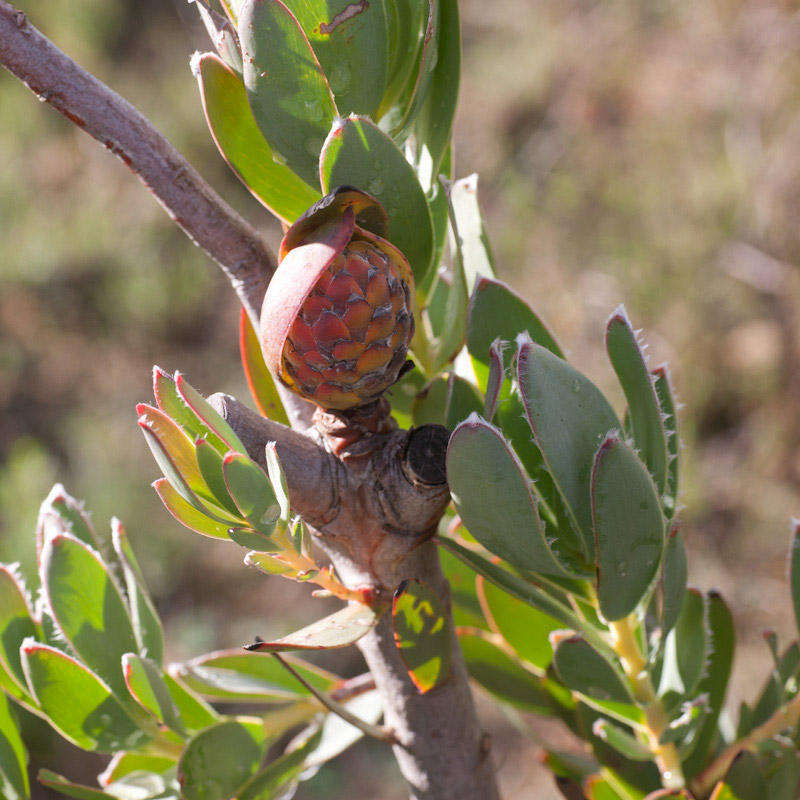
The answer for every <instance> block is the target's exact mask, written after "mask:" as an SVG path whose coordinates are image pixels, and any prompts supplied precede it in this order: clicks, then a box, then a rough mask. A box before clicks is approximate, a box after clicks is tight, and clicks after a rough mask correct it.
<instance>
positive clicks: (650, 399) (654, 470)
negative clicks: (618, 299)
mask: <svg viewBox="0 0 800 800" xmlns="http://www.w3.org/2000/svg"><path fill="white" fill-rule="evenodd" d="M606 349H607V350H608V357H609V359H610V361H611V366H613V367H614V372H616V373H617V377H618V378H619V382H620V384H622V389H623V391H624V392H625V397H626V399H627V401H628V413H629V415H630V424H631V428H632V431H633V439H634V441H635V442H636V448H637V450H638V451H639V455H640V457H641V459H642V461H644V463H645V465H646V466H647V469H648V470H649V471H650V474H651V475H652V477H653V480H654V481H655V484H656V488H657V489H658V493H659V496H660V495H662V494H663V493H664V492H665V491H666V488H667V432H666V429H665V427H664V421H663V420H662V418H661V407H660V406H659V403H658V396H657V394H656V388H655V381H654V378H653V377H652V376H651V375H650V372H649V371H648V369H647V364H646V363H645V360H644V355H643V353H642V350H641V348H640V346H639V342H638V341H637V339H636V334H635V333H634V331H633V327H632V326H631V323H630V320H629V319H628V315H627V314H626V313H625V309H624V308H623V307H622V306H620V307H619V308H618V309H617V310H616V311H615V312H614V314H613V315H612V316H611V319H610V320H609V321H608V324H607V326H606Z"/></svg>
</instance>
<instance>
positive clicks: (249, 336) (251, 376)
mask: <svg viewBox="0 0 800 800" xmlns="http://www.w3.org/2000/svg"><path fill="white" fill-rule="evenodd" d="M239 354H240V355H241V357H242V367H243V369H244V376H245V378H246V379H247V385H248V386H249V387H250V394H251V395H252V396H253V400H254V401H255V404H256V408H258V410H259V411H260V412H261V414H262V415H263V416H265V417H267V418H268V419H271V420H274V421H275V422H280V423H282V424H283V425H288V424H289V418H288V417H287V416H286V409H284V407H283V403H282V402H281V398H280V395H279V394H278V388H277V386H276V385H275V381H274V380H273V378H272V375H271V374H270V372H269V370H268V369H267V365H266V364H265V363H264V355H263V354H262V352H261V345H260V344H259V342H258V336H257V335H256V332H255V330H254V329H253V323H252V322H250V317H248V316H247V312H246V311H245V310H244V309H242V310H241V313H240V314H239Z"/></svg>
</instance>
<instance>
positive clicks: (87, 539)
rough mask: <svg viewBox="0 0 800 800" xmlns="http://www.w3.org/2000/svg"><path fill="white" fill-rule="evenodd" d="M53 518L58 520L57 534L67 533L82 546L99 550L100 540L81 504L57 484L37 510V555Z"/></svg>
mask: <svg viewBox="0 0 800 800" xmlns="http://www.w3.org/2000/svg"><path fill="white" fill-rule="evenodd" d="M53 518H55V519H56V520H58V524H57V525H56V526H55V529H57V530H58V531H59V532H62V533H69V534H71V535H72V536H74V537H75V538H76V539H80V540H81V541H82V542H83V543H84V544H88V545H89V547H94V548H95V549H99V548H100V540H99V539H98V537H97V534H96V533H95V531H94V528H93V527H92V524H91V522H90V521H89V516H88V515H87V513H86V511H85V510H84V508H83V503H79V502H78V501H77V500H75V498H74V497H72V496H70V495H69V494H68V493H67V491H66V489H64V486H63V485H62V484H60V483H57V484H55V485H54V486H53V488H52V489H51V490H50V494H48V495H47V497H46V498H45V500H44V502H43V503H42V505H41V508H40V510H39V521H38V524H37V526H36V553H37V555H41V552H42V549H43V548H44V544H45V541H46V539H47V538H48V536H47V535H46V534H47V530H48V529H49V528H50V524H49V523H50V522H51V521H52V520H53Z"/></svg>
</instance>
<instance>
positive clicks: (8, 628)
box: [0, 564, 37, 691]
mask: <svg viewBox="0 0 800 800" xmlns="http://www.w3.org/2000/svg"><path fill="white" fill-rule="evenodd" d="M36 635H37V628H36V624H35V623H34V621H33V619H32V613H31V608H30V606H29V605H28V596H27V593H26V590H25V587H24V585H23V584H22V583H21V580H20V577H19V574H18V572H17V570H16V568H15V567H14V566H13V565H11V566H9V565H6V564H0V667H2V668H3V670H5V672H7V673H8V674H9V676H10V677H11V679H12V680H13V681H14V683H15V684H16V686H17V688H18V689H20V690H22V691H24V690H25V686H26V683H25V675H24V673H23V671H22V662H21V661H20V655H19V648H20V645H21V644H22V642H23V641H24V640H25V639H27V638H28V637H34V638H36Z"/></svg>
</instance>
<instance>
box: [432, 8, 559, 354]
mask: <svg viewBox="0 0 800 800" xmlns="http://www.w3.org/2000/svg"><path fill="white" fill-rule="evenodd" d="M452 2H453V0H446V2H445V3H444V5H443V6H442V10H444V8H445V6H447V5H449V4H450V3H452ZM450 203H451V204H452V206H453V213H454V214H455V217H456V224H457V225H458V233H459V236H460V237H461V257H462V259H463V262H464V274H465V275H466V278H467V288H468V289H469V291H470V292H471V293H472V292H474V291H475V285H476V284H477V283H478V281H479V279H480V278H481V277H483V278H489V279H491V278H494V277H495V271H494V259H493V257H492V250H491V246H490V245H489V237H488V236H487V234H486V230H485V229H484V227H483V218H482V217H481V211H480V206H479V205H478V175H477V173H473V174H472V175H468V176H467V177H466V178H461V179H459V180H457V181H454V182H453V186H452V189H451V190H450ZM494 286H495V287H496V286H500V287H502V289H503V290H505V292H508V293H511V290H510V289H508V287H506V286H505V285H504V284H494ZM491 287H492V284H491V283H490V284H489V285H486V286H484V287H483V291H489V292H491ZM505 292H499V293H498V294H499V295H503V296H504V299H505V301H506V303H507V304H508V305H509V306H515V307H516V309H517V310H518V311H522V315H523V316H524V315H525V312H526V311H527V313H528V314H529V315H531V316H533V318H534V319H535V324H534V325H533V326H532V327H533V330H534V331H536V330H537V329H544V326H543V325H542V323H541V321H540V320H539V319H538V317H536V316H535V314H533V312H532V311H531V310H530V309H529V308H527V306H526V305H525V303H524V301H522V300H520V299H519V298H517V297H516V296H515V295H513V293H512V295H513V296H514V298H515V299H517V300H519V303H521V304H522V306H524V308H520V306H519V305H518V304H517V303H513V301H512V302H509V299H508V296H507V295H506V294H505ZM473 297H475V295H473ZM529 319H530V317H529ZM525 325H526V327H522V328H520V329H519V330H518V331H515V332H514V333H513V334H512V335H511V336H507V337H501V338H508V339H509V340H512V341H513V340H514V339H515V338H516V337H517V335H518V334H519V333H522V331H523V330H528V326H529V323H528V321H527V320H526V321H525ZM544 332H545V333H546V336H547V340H548V341H549V343H550V344H552V345H554V346H555V347H556V349H557V348H558V345H556V344H555V341H554V340H553V338H552V337H551V336H550V334H549V333H548V332H547V331H546V329H544ZM498 335H499V332H498ZM534 335H535V334H534V332H531V337H533V336H534ZM540 344H544V342H540ZM559 354H560V353H557V355H559Z"/></svg>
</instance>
